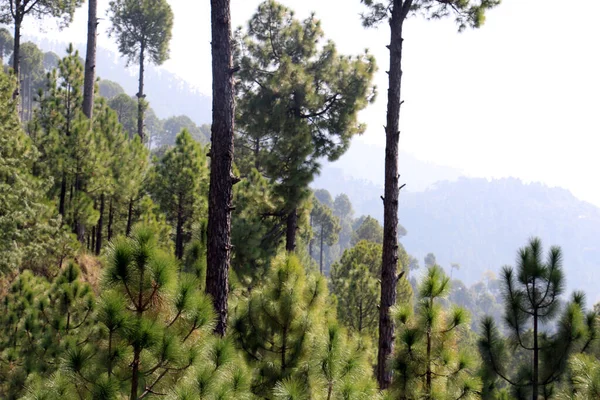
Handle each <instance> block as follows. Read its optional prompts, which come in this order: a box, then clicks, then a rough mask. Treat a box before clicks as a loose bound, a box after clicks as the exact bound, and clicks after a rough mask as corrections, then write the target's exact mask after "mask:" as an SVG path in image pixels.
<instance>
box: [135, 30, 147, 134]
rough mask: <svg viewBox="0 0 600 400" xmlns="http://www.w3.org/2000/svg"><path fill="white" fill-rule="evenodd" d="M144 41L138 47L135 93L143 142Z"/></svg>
mask: <svg viewBox="0 0 600 400" xmlns="http://www.w3.org/2000/svg"><path fill="white" fill-rule="evenodd" d="M145 50H146V49H145V47H144V43H143V42H142V45H141V48H140V77H139V88H138V93H137V98H138V121H137V128H138V135H139V136H140V139H141V140H142V143H144V97H146V96H144V51H145Z"/></svg>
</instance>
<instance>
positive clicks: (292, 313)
mask: <svg viewBox="0 0 600 400" xmlns="http://www.w3.org/2000/svg"><path fill="white" fill-rule="evenodd" d="M326 295H327V293H326V285H325V280H324V278H322V277H320V276H316V275H314V274H311V275H308V276H307V274H306V273H305V271H304V269H303V267H302V265H300V262H299V260H298V258H297V257H296V256H294V255H281V256H279V257H278V258H276V259H275V261H274V262H273V265H272V266H271V271H270V273H269V275H268V276H267V278H266V280H265V281H264V284H263V285H262V287H259V288H255V289H254V290H253V291H252V293H251V296H250V298H249V299H247V300H245V301H243V302H242V303H241V304H239V305H238V307H237V310H236V315H234V323H233V329H234V334H235V337H236V339H237V341H238V344H239V346H240V347H241V348H242V349H243V350H244V351H245V352H246V354H247V356H248V357H247V358H248V360H249V361H250V362H251V365H253V366H254V368H256V369H257V375H256V376H255V381H254V383H253V391H254V393H255V394H256V395H258V396H261V397H267V398H271V397H270V395H271V393H272V391H273V388H274V387H275V385H276V384H277V382H278V381H285V380H286V379H293V380H299V381H301V382H305V383H307V379H308V378H307V376H306V374H307V370H306V367H307V366H306V361H307V360H308V359H310V356H308V355H307V353H308V352H309V348H310V339H309V338H310V337H311V335H317V336H319V332H317V330H319V329H322V327H321V326H320V325H319V322H320V321H322V318H324V316H323V310H322V309H323V305H324V302H325V296H326Z"/></svg>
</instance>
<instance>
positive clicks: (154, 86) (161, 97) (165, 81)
mask: <svg viewBox="0 0 600 400" xmlns="http://www.w3.org/2000/svg"><path fill="white" fill-rule="evenodd" d="M25 41H32V42H34V43H36V44H37V45H38V46H39V47H40V49H41V50H42V51H44V52H47V51H53V52H55V53H56V54H58V56H59V57H61V58H62V57H64V56H65V49H66V48H67V46H68V44H67V43H60V42H53V41H50V40H48V39H43V38H39V37H35V36H25V37H24V40H23V42H25ZM74 46H75V48H76V49H77V50H79V55H80V56H81V57H83V58H85V47H84V46H85V45H84V44H77V45H74ZM137 72H138V70H137V68H136V67H131V68H128V67H127V65H126V62H125V59H123V58H121V57H120V56H119V54H116V53H114V52H112V51H110V50H107V49H105V48H101V47H99V48H98V51H97V69H96V74H97V76H98V77H99V78H101V79H107V80H111V81H114V82H117V83H118V84H119V85H121V86H122V87H123V89H125V92H126V93H127V94H129V95H134V94H135V93H137V91H138V78H137V77H138V76H137ZM144 86H145V89H144V92H145V93H146V95H147V97H146V99H147V100H148V101H149V102H150V106H151V107H152V109H153V110H154V111H155V112H156V115H157V116H158V117H159V118H161V119H166V118H169V117H172V116H178V115H187V116H188V117H190V118H191V119H192V120H193V121H194V122H195V123H196V124H197V125H202V124H209V123H210V121H211V110H212V100H211V97H210V96H207V95H205V94H203V93H201V92H200V91H199V90H198V89H196V88H195V87H193V86H192V85H190V84H189V83H188V82H186V81H185V80H183V79H181V78H179V77H178V76H177V75H175V74H173V73H171V72H169V71H166V70H164V69H162V68H157V67H155V66H154V65H151V64H148V65H146V73H145V77H144Z"/></svg>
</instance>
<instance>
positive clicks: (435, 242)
mask: <svg viewBox="0 0 600 400" xmlns="http://www.w3.org/2000/svg"><path fill="white" fill-rule="evenodd" d="M330 182H331V181H330ZM338 182H339V183H341V184H338V185H336V186H330V187H326V188H327V189H329V190H330V191H331V193H332V194H337V193H339V192H343V191H345V190H346V188H350V187H351V189H349V190H347V192H348V195H349V197H350V199H351V201H352V202H353V203H355V204H356V205H357V207H356V208H357V213H361V214H371V215H373V216H375V217H377V218H378V219H380V220H381V217H382V205H381V199H380V198H379V196H380V194H381V190H376V189H377V187H376V186H374V185H365V184H364V183H361V182H360V181H356V180H348V181H345V182H344V181H338ZM357 193H361V194H362V196H358V197H357V195H356V194H357ZM365 197H367V198H365ZM400 223H401V224H402V225H403V226H404V227H405V228H406V229H407V231H408V235H407V236H406V237H404V238H403V240H402V241H403V244H404V246H405V247H406V249H407V250H408V252H409V253H410V254H412V255H413V256H415V257H417V258H418V259H420V260H423V257H424V256H425V255H426V254H427V253H429V252H433V253H434V254H435V255H436V258H437V261H438V263H439V264H441V265H442V266H444V267H449V265H450V263H459V264H460V267H461V268H460V270H459V271H456V272H455V277H457V278H459V279H461V280H463V281H464V282H465V283H467V284H471V283H474V282H476V281H477V280H479V279H480V278H481V277H482V274H483V273H484V272H485V271H486V270H492V271H494V272H495V273H498V271H499V270H500V268H501V267H502V266H503V265H506V264H509V265H514V262H515V258H516V251H517V249H518V248H519V247H521V246H524V245H525V243H526V240H527V239H528V238H529V237H531V236H539V237H540V238H541V239H542V241H543V243H544V245H545V247H549V246H551V245H559V246H561V247H562V249H563V254H564V267H565V272H566V276H567V286H568V289H569V290H572V289H581V290H584V291H585V292H586V293H589V294H590V298H589V299H588V300H589V301H594V302H595V301H598V300H600V298H598V295H596V294H595V293H597V292H598V291H597V284H596V279H595V278H596V270H597V268H598V264H597V260H599V259H600V244H599V243H598V237H600V209H599V208H597V207H595V206H593V205H591V204H589V203H586V202H583V201H580V200H578V199H577V198H575V197H574V196H573V195H572V194H571V193H570V192H569V191H567V190H565V189H560V188H549V187H547V186H544V185H542V184H538V183H532V184H524V183H522V182H521V181H520V180H518V179H514V178H508V179H500V180H493V181H491V182H490V181H487V180H485V179H473V178H459V179H458V180H457V181H455V182H440V183H437V184H435V185H433V186H432V187H431V188H429V189H428V190H425V191H423V192H409V191H406V192H405V191H403V192H402V194H401V196H400ZM592 293H594V295H593V296H592V295H591V294H592Z"/></svg>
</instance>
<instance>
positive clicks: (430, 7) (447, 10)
mask: <svg viewBox="0 0 600 400" xmlns="http://www.w3.org/2000/svg"><path fill="white" fill-rule="evenodd" d="M500 2H501V0H407V1H404V2H403V3H397V4H400V5H402V13H403V14H404V16H405V17H406V16H408V15H423V16H424V17H425V18H427V19H441V18H445V17H449V16H452V17H454V20H455V22H456V24H457V25H458V30H459V31H463V30H465V29H466V28H467V27H471V28H479V27H481V26H482V25H483V23H484V22H485V13H486V11H488V10H490V9H492V8H494V7H496V6H497V5H499V4H500ZM361 3H363V4H364V5H365V6H367V7H368V12H366V13H364V14H362V19H363V24H364V25H365V26H367V27H369V26H373V25H377V24H378V23H380V22H381V21H383V20H386V19H387V18H389V17H390V14H391V12H392V10H393V8H394V4H396V3H395V2H393V0H385V1H377V0H361Z"/></svg>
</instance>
